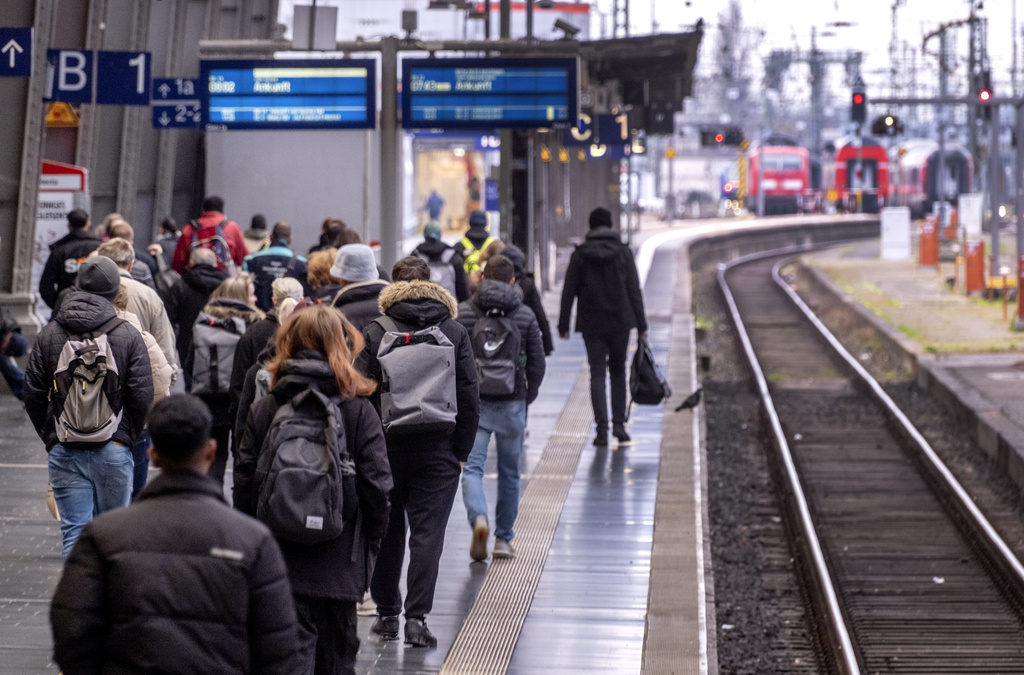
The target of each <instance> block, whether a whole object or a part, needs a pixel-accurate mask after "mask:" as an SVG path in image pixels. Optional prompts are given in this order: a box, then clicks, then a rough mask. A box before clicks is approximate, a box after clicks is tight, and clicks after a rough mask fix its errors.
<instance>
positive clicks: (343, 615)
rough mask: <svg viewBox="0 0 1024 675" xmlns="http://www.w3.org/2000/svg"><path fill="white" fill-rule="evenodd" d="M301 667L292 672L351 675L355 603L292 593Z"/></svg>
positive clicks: (356, 639)
mask: <svg viewBox="0 0 1024 675" xmlns="http://www.w3.org/2000/svg"><path fill="white" fill-rule="evenodd" d="M295 613H296V614H297V615H298V618H299V654H300V660H301V662H302V670H299V671H298V672H297V673H296V675H355V672H356V654H357V653H358V652H359V633H358V630H357V624H358V621H359V619H358V617H357V616H356V603H354V602H348V601H346V600H334V599H333V598H311V597H309V596H306V595H296V596H295Z"/></svg>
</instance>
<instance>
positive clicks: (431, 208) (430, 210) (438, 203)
mask: <svg viewBox="0 0 1024 675" xmlns="http://www.w3.org/2000/svg"><path fill="white" fill-rule="evenodd" d="M443 208H444V197H442V196H441V195H439V194H437V190H431V191H430V194H429V195H427V200H426V201H425V202H424V203H423V210H424V211H426V212H427V218H428V219H430V220H440V218H441V209H443Z"/></svg>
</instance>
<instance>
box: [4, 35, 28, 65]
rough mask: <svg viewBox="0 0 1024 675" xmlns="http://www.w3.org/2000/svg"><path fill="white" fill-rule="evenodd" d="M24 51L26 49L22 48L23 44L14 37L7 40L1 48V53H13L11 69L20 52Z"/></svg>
mask: <svg viewBox="0 0 1024 675" xmlns="http://www.w3.org/2000/svg"><path fill="white" fill-rule="evenodd" d="M24 51H25V50H24V49H22V48H21V45H19V44H18V43H17V42H16V41H15V39H14V38H11V39H10V40H8V41H7V44H5V45H4V46H3V48H2V49H0V54H6V53H7V52H10V53H11V69H12V70H13V69H14V59H15V58H16V57H17V55H18V54H21V53H22V52H24Z"/></svg>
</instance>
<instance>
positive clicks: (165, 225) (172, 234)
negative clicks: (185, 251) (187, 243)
mask: <svg viewBox="0 0 1024 675" xmlns="http://www.w3.org/2000/svg"><path fill="white" fill-rule="evenodd" d="M179 237H181V230H179V229H178V221H176V220H175V219H174V218H171V217H170V216H168V217H167V218H164V219H163V220H162V221H160V234H159V235H157V238H156V241H154V242H153V243H152V244H150V245H149V247H148V248H147V249H146V250H148V251H149V252H150V254H151V255H152V256H153V257H154V258H155V257H156V256H157V255H162V256H163V259H164V264H166V265H167V267H170V266H171V261H172V260H174V249H175V248H177V246H178V238H179ZM154 246H156V247H159V249H160V250H159V252H157V251H156V250H155V249H154V248H153V247H154Z"/></svg>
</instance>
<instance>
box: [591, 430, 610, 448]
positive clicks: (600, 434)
mask: <svg viewBox="0 0 1024 675" xmlns="http://www.w3.org/2000/svg"><path fill="white" fill-rule="evenodd" d="M594 445H608V430H607V429H598V430H597V435H595V436H594Z"/></svg>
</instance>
